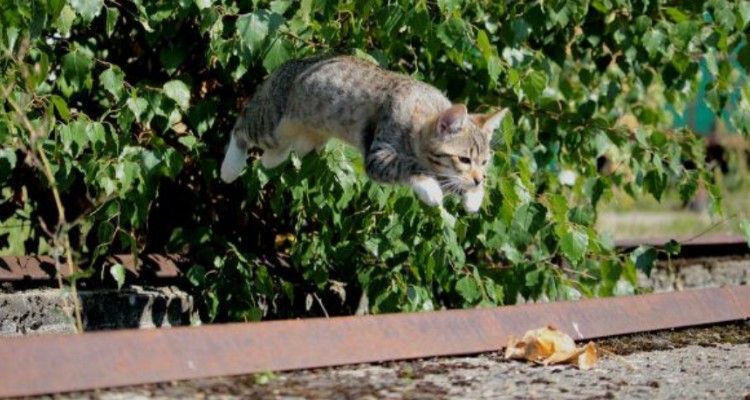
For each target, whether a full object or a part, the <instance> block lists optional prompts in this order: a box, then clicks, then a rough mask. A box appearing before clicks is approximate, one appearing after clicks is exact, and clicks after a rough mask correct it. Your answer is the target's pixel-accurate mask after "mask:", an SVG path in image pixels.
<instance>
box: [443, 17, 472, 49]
mask: <svg viewBox="0 0 750 400" xmlns="http://www.w3.org/2000/svg"><path fill="white" fill-rule="evenodd" d="M437 37H438V39H440V41H441V42H443V44H444V45H446V46H448V47H449V48H456V49H458V50H460V49H462V48H463V47H464V46H463V45H464V42H465V39H466V24H465V23H464V21H463V20H462V19H460V18H457V17H453V18H451V19H449V20H448V21H445V22H443V23H441V24H440V25H438V28H437Z"/></svg>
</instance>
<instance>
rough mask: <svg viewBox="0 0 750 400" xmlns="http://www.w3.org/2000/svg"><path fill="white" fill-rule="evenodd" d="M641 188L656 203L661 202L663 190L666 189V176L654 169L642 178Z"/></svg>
mask: <svg viewBox="0 0 750 400" xmlns="http://www.w3.org/2000/svg"><path fill="white" fill-rule="evenodd" d="M643 186H644V188H645V189H646V190H647V191H648V192H649V193H651V194H652V195H653V196H654V198H655V199H656V200H657V201H659V200H661V195H662V193H664V190H665V189H666V188H667V175H666V174H664V173H661V172H659V171H657V170H655V169H654V170H651V171H648V173H647V174H646V176H645V177H644V178H643Z"/></svg>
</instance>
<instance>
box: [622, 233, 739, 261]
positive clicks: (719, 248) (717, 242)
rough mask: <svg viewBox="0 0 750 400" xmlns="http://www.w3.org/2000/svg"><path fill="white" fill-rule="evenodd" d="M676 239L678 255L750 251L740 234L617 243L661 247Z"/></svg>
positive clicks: (701, 255) (647, 239)
mask: <svg viewBox="0 0 750 400" xmlns="http://www.w3.org/2000/svg"><path fill="white" fill-rule="evenodd" d="M672 239H674V240H675V241H676V242H678V243H680V245H681V249H680V253H679V254H678V255H677V257H682V258H690V257H716V256H727V255H742V254H748V253H750V246H748V243H747V239H745V238H744V237H742V236H739V235H710V236H699V237H674V238H672V237H666V236H664V237H651V238H638V239H621V240H617V241H615V245H616V246H617V247H619V248H621V249H634V248H636V247H638V246H653V247H661V246H663V245H665V244H666V243H667V242H669V241H670V240H672Z"/></svg>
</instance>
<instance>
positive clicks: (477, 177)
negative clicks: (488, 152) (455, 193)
mask: <svg viewBox="0 0 750 400" xmlns="http://www.w3.org/2000/svg"><path fill="white" fill-rule="evenodd" d="M471 179H472V180H473V181H474V185H476V186H479V185H481V184H482V182H483V181H484V176H483V175H482V174H478V173H474V174H471Z"/></svg>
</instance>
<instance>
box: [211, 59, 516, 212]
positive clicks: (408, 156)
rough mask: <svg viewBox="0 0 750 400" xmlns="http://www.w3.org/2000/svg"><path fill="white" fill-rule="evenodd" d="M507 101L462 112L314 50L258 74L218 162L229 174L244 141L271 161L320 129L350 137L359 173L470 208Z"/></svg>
mask: <svg viewBox="0 0 750 400" xmlns="http://www.w3.org/2000/svg"><path fill="white" fill-rule="evenodd" d="M506 112H507V109H504V110H502V111H498V112H494V113H490V114H469V113H468V112H467V110H466V106H464V105H463V104H452V103H451V102H450V100H448V98H446V97H445V96H444V95H443V94H442V93H441V92H440V91H439V90H438V89H436V88H435V87H433V86H430V85H428V84H426V83H423V82H420V81H417V80H415V79H413V78H411V77H409V76H406V75H401V74H397V73H394V72H390V71H386V70H383V69H381V68H379V67H378V66H377V65H375V64H373V63H371V62H368V61H366V60H362V59H358V58H354V57H349V56H334V57H317V58H309V59H302V60H295V61H290V62H287V63H285V64H283V65H282V66H280V67H279V68H278V69H277V70H276V71H274V72H273V74H271V76H270V77H269V78H268V79H267V80H266V81H265V82H264V83H263V85H262V86H261V87H260V89H259V90H258V92H257V93H256V94H255V96H254V97H253V98H252V99H251V100H250V101H249V102H248V104H247V105H246V106H245V108H244V110H243V111H242V113H241V115H240V116H239V118H238V119H237V122H236V123H235V125H234V129H233V130H232V133H231V137H230V140H229V146H228V148H227V150H226V154H225V156H224V161H223V163H222V165H221V178H222V179H223V180H224V181H225V182H232V181H233V180H235V179H236V178H237V177H238V176H239V175H240V173H241V172H242V170H243V168H244V167H245V163H246V158H247V150H248V149H249V148H250V147H259V148H261V149H262V150H263V155H262V156H261V163H262V165H263V166H264V167H265V168H273V167H276V166H278V165H279V164H281V163H283V162H284V161H285V160H286V159H287V157H288V155H289V152H290V151H292V150H294V151H295V152H296V153H297V154H298V155H299V156H300V157H301V156H304V155H305V154H307V153H308V152H310V151H311V150H313V149H320V148H321V147H322V146H323V145H324V144H325V142H326V141H327V140H328V138H330V137H336V138H339V139H342V140H344V141H345V142H348V143H350V144H351V145H354V146H356V147H357V148H358V149H359V150H360V151H361V152H362V154H363V155H364V160H365V165H366V170H367V174H368V176H369V177H370V178H371V179H373V180H375V181H378V182H384V183H405V184H408V185H410V186H411V187H412V188H413V190H414V192H415V193H416V194H417V196H418V197H419V198H420V199H421V200H422V201H423V202H424V203H426V204H428V205H430V206H437V205H441V204H442V201H443V193H444V192H448V193H458V194H460V195H461V196H462V199H463V205H464V208H465V209H466V210H467V211H469V212H476V211H477V210H479V208H480V206H481V204H482V198H483V197H484V187H483V186H484V185H483V184H484V180H485V171H486V168H487V163H488V162H489V160H490V138H491V136H492V133H493V131H494V130H495V129H496V128H497V127H498V125H499V124H500V122H501V120H502V118H503V117H504V116H505V114H506Z"/></svg>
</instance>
